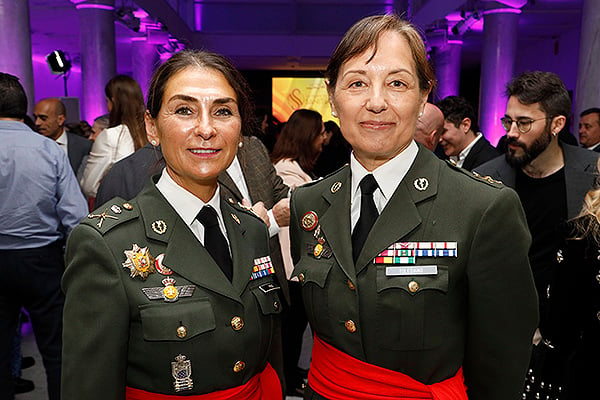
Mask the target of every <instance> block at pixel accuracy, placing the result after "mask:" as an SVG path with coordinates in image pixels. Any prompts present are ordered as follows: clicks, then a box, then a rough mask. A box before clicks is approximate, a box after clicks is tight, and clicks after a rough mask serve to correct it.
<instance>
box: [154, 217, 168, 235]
mask: <svg viewBox="0 0 600 400" xmlns="http://www.w3.org/2000/svg"><path fill="white" fill-rule="evenodd" d="M152 230H153V231H154V232H155V233H158V234H159V235H162V234H164V233H165V232H166V231H167V224H166V223H165V221H163V220H162V219H159V220H156V221H154V222H153V223H152Z"/></svg>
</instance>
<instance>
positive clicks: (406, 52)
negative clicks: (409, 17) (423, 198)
mask: <svg viewBox="0 0 600 400" xmlns="http://www.w3.org/2000/svg"><path fill="white" fill-rule="evenodd" d="M329 94H330V103H331V108H332V110H333V111H334V112H335V113H337V115H338V117H339V120H340V128H341V131H342V133H343V135H344V137H345V138H346V140H347V141H348V142H349V143H350V144H351V145H352V148H353V150H354V154H355V156H356V158H357V160H358V161H359V162H360V163H361V164H362V165H363V166H364V167H365V168H367V169H368V170H370V171H372V170H373V169H375V168H377V167H378V166H380V165H382V164H384V163H386V162H387V161H388V160H390V159H391V158H393V157H395V156H396V155H398V154H399V153H400V152H402V151H403V150H404V149H405V148H406V147H407V146H408V145H409V144H410V142H411V141H412V140H413V135H414V133H415V129H416V123H417V118H418V116H419V113H420V112H421V111H423V108H424V106H425V102H426V100H427V94H428V91H427V90H421V88H420V87H419V78H418V75H417V71H416V66H415V61H414V60H413V58H412V52H411V49H410V46H409V44H408V42H407V40H406V39H405V38H404V37H403V36H402V35H400V34H399V33H397V32H394V31H387V32H383V33H382V34H381V36H380V37H379V40H378V42H377V50H376V51H375V50H374V48H373V47H371V48H369V49H367V50H366V51H364V52H363V53H361V54H359V55H357V56H356V57H354V58H351V59H349V60H348V61H346V62H344V63H343V64H342V65H341V68H340V70H339V73H338V76H337V82H336V84H335V87H334V88H330V91H329Z"/></svg>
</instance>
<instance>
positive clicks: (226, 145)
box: [146, 66, 242, 201]
mask: <svg viewBox="0 0 600 400" xmlns="http://www.w3.org/2000/svg"><path fill="white" fill-rule="evenodd" d="M241 125H242V123H241V117H240V113H239V110H238V101H237V96H236V93H235V91H234V90H233V88H232V87H231V85H229V83H228V82H227V80H226V79H225V77H224V76H223V74H222V73H221V72H219V71H216V70H214V69H211V68H204V67H195V66H193V67H187V68H185V69H183V70H181V71H179V72H178V73H176V74H174V75H173V76H172V77H171V78H170V79H169V80H168V82H167V84H166V86H165V90H164V94H163V97H162V103H161V106H160V110H159V112H158V115H157V116H156V118H153V117H152V116H151V115H150V113H148V112H147V113H146V131H147V132H148V140H150V142H152V141H155V142H156V145H158V144H160V145H161V148H162V153H163V156H164V158H165V162H166V165H167V172H168V173H169V175H170V176H171V178H172V179H173V180H174V181H175V182H177V183H178V184H179V185H180V186H181V187H183V188H184V189H186V190H188V191H189V192H191V193H193V194H195V195H196V196H197V197H199V198H201V199H202V200H204V201H207V200H209V199H210V198H211V197H212V195H213V194H214V191H215V190H216V187H217V177H218V175H219V173H221V172H222V171H224V170H225V169H227V167H229V165H230V164H231V162H232V161H233V158H234V157H235V155H236V152H237V149H238V143H239V142H240V141H241V139H242V136H241ZM153 144H154V143H153ZM207 196H208V197H207Z"/></svg>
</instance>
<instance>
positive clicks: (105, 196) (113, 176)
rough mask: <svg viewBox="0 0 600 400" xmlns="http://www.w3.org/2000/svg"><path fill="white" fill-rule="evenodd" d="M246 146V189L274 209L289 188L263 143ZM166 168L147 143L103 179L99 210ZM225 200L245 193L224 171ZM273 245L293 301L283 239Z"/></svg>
mask: <svg viewBox="0 0 600 400" xmlns="http://www.w3.org/2000/svg"><path fill="white" fill-rule="evenodd" d="M243 143H244V145H243V146H242V147H241V148H240V149H239V150H238V154H237V156H238V159H239V162H240V165H241V167H242V172H243V174H244V177H245V178H246V186H248V191H249V192H250V197H251V198H252V201H253V202H257V201H262V202H263V203H264V204H265V207H266V208H267V210H269V209H271V208H272V207H273V206H274V205H275V203H277V202H278V201H279V200H281V199H283V198H285V197H287V195H288V191H289V188H288V187H287V186H286V185H285V184H284V183H283V180H282V179H281V178H280V177H279V176H278V175H277V172H276V171H275V168H274V167H273V164H272V163H271V160H270V158H269V154H268V153H267V149H266V148H265V146H264V145H263V144H262V142H261V141H260V140H259V139H258V138H256V137H254V136H251V137H247V136H244V138H243ZM163 167H164V160H163V159H162V155H161V153H160V149H158V150H157V149H155V148H153V147H152V145H150V144H147V145H146V146H144V147H142V148H141V149H139V150H138V151H136V152H135V153H133V154H132V155H130V156H128V157H126V158H124V159H123V160H121V161H119V162H117V163H116V164H115V165H113V166H112V168H111V169H110V170H109V171H108V173H107V174H106V175H105V176H104V178H103V179H102V182H101V183H100V188H99V189H98V193H97V195H96V207H98V206H100V205H102V204H103V203H105V202H106V201H108V200H110V199H111V198H113V197H117V196H118V197H122V198H124V199H131V198H133V197H135V196H136V195H137V194H138V192H139V191H140V190H141V189H142V188H143V187H144V185H145V183H146V182H147V181H148V179H149V177H150V176H152V175H153V174H155V173H157V172H159V171H160V170H161V169H162V168H163ZM219 184H220V185H221V197H222V198H224V199H227V200H229V199H233V201H234V202H236V203H238V202H239V203H241V201H242V194H241V192H240V190H239V189H238V188H237V186H236V185H235V183H234V182H233V180H232V179H231V177H230V176H229V174H227V172H225V171H223V172H222V173H221V175H219ZM270 243H271V259H272V260H273V264H274V265H275V270H276V271H277V278H278V279H279V282H280V284H281V287H282V290H283V293H284V296H285V299H286V301H288V302H289V300H290V297H289V290H288V287H287V279H286V277H285V271H284V268H283V258H282V256H281V248H280V246H279V237H278V236H277V235H275V236H273V237H272V238H271V240H270Z"/></svg>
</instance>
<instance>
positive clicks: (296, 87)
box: [272, 78, 333, 122]
mask: <svg viewBox="0 0 600 400" xmlns="http://www.w3.org/2000/svg"><path fill="white" fill-rule="evenodd" d="M272 84H273V104H272V107H273V116H274V117H275V118H277V119H278V120H279V121H281V122H284V121H287V120H288V119H289V117H290V115H292V113H293V112H294V111H296V110H297V109H299V108H308V109H310V110H315V111H318V112H319V113H320V114H321V115H322V116H323V121H329V120H331V119H333V116H332V115H331V108H330V106H329V100H328V97H327V88H326V86H325V80H324V79H323V78H273V81H272Z"/></svg>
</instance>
